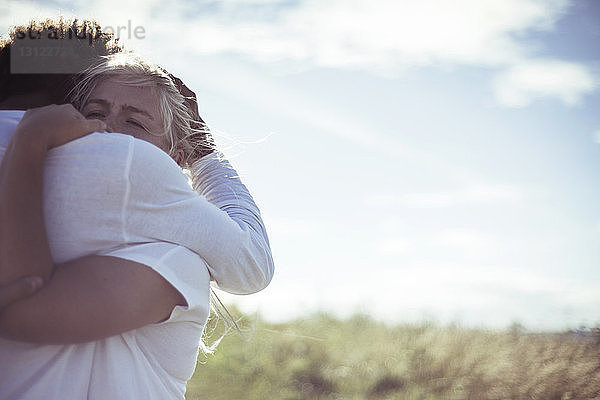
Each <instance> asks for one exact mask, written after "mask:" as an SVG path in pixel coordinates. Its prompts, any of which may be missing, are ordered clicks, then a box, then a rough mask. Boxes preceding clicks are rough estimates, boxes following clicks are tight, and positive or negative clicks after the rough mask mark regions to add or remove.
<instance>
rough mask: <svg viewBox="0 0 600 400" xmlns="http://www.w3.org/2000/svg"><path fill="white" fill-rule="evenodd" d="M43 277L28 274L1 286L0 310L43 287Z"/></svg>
mask: <svg viewBox="0 0 600 400" xmlns="http://www.w3.org/2000/svg"><path fill="white" fill-rule="evenodd" d="M43 283H44V282H43V281H42V278H40V277H39V276H26V277H24V278H21V279H17V280H16V281H14V282H11V283H9V284H8V285H3V286H0V310H2V309H3V308H4V307H6V306H8V305H9V304H11V303H14V302H15V301H17V300H20V299H23V298H25V297H27V296H31V295H32V294H33V293H35V292H36V291H37V290H39V289H40V288H41V287H42V284H43Z"/></svg>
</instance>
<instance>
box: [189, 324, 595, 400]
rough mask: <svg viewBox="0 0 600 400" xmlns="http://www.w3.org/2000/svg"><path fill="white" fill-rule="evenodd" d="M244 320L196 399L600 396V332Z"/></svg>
mask: <svg viewBox="0 0 600 400" xmlns="http://www.w3.org/2000/svg"><path fill="white" fill-rule="evenodd" d="M214 324H215V322H214V321H212V322H211V323H209V328H208V329H209V330H210V329H212V328H213V327H214V326H215V325H214ZM243 325H244V328H243V329H244V331H245V335H246V336H247V338H246V339H244V338H243V337H242V336H241V335H239V334H238V333H230V334H228V335H227V336H226V337H225V338H224V339H223V341H222V342H221V344H220V345H219V347H218V348H217V350H216V351H215V353H214V354H212V355H203V354H201V355H200V357H199V360H198V361H199V363H198V366H197V368H196V373H195V374H194V376H193V378H192V379H191V380H190V382H189V383H188V390H187V396H186V397H187V399H188V400H195V399H211V400H222V399H227V400H230V399H407V400H411V399H415V400H416V399H423V400H436V399H486V400H488V399H489V400H493V399H515V400H517V399H523V400H525V399H527V400H530V399H540V400H567V399H600V334H599V332H600V331H599V330H598V329H595V330H587V331H585V334H574V333H573V332H564V333H531V332H526V331H524V330H522V329H519V328H518V327H517V326H515V327H513V328H512V329H509V330H506V331H500V332H498V331H486V330H475V329H466V328H461V327H459V326H444V327H442V326H437V325H435V324H422V325H409V324H406V325H398V326H394V327H389V326H386V325H384V324H382V323H378V322H375V321H373V320H371V319H370V318H368V317H366V316H361V315H358V316H354V317H352V318H350V319H347V320H339V319H336V318H333V317H331V316H329V315H321V314H320V315H314V316H311V317H307V318H303V319H298V320H295V321H291V322H289V323H285V324H269V323H266V322H264V321H262V320H261V319H260V318H259V317H257V316H246V317H245V323H244V324H243ZM218 330H219V329H218V327H217V329H216V330H215V333H214V334H213V335H212V336H213V340H214V339H215V338H218V337H219V334H218ZM210 341H211V340H210V339H208V342H210Z"/></svg>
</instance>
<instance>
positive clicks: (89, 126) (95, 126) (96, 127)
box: [84, 119, 106, 133]
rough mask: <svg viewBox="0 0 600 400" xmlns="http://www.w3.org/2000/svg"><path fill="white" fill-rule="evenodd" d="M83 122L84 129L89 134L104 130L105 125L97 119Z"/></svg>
mask: <svg viewBox="0 0 600 400" xmlns="http://www.w3.org/2000/svg"><path fill="white" fill-rule="evenodd" d="M84 121H85V128H86V130H89V132H90V133H92V132H104V131H105V130H106V124H105V123H104V121H101V120H99V119H86V120H84Z"/></svg>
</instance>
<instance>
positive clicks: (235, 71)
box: [0, 0, 600, 329]
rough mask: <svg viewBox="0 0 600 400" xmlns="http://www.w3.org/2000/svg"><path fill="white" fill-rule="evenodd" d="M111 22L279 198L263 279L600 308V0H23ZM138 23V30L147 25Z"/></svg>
mask: <svg viewBox="0 0 600 400" xmlns="http://www.w3.org/2000/svg"><path fill="white" fill-rule="evenodd" d="M2 7H4V8H6V11H7V12H4V11H5V10H2V11H3V12H1V13H0V15H2V17H0V31H1V32H6V31H7V29H8V27H9V26H10V25H12V24H14V23H19V22H24V21H27V20H28V19H29V18H30V17H41V16H51V15H57V14H58V13H62V14H63V15H77V16H79V17H95V18H97V19H98V20H99V22H100V23H101V24H102V25H106V26H111V27H114V28H115V30H116V27H118V26H127V24H128V21H130V22H131V26H132V27H136V26H142V27H143V28H144V30H145V35H144V38H135V37H131V36H132V35H131V32H130V31H127V30H123V31H122V32H121V37H122V38H123V39H124V42H125V44H126V45H127V46H128V47H130V48H133V49H136V50H137V51H139V52H141V53H143V54H145V55H146V56H148V57H150V58H152V59H154V60H155V61H157V62H158V63H160V64H161V65H163V66H165V67H166V68H167V69H169V70H171V71H172V72H174V73H176V74H177V75H179V76H180V77H181V78H182V79H183V80H184V81H185V82H187V83H188V85H189V86H190V87H191V88H192V89H193V90H194V91H196V93H197V94H198V98H199V102H200V109H201V114H202V115H203V117H204V119H205V120H206V121H207V122H208V123H209V125H210V126H211V128H212V129H213V131H214V132H215V136H216V137H217V141H218V143H219V145H220V146H221V147H222V148H223V149H224V150H225V152H226V153H227V154H228V155H229V156H230V157H231V158H232V160H233V162H234V164H235V165H236V166H237V167H238V169H239V171H240V173H241V174H242V175H243V177H244V179H245V181H246V182H247V184H248V186H249V187H250V189H251V191H252V192H253V194H254V196H255V198H256V200H257V202H258V203H259V205H260V206H261V209H262V212H263V216H264V218H265V221H266V223H267V228H268V230H269V233H270V238H271V242H272V247H273V253H274V256H275V261H276V267H277V271H276V276H275V278H274V280H273V283H272V284H271V286H270V287H269V288H267V289H266V290H265V291H263V292H261V293H259V294H257V295H252V296H244V297H235V296H225V298H226V300H227V301H231V302H236V303H238V304H239V305H240V307H241V308H242V309H243V310H245V311H248V312H250V311H253V310H258V311H260V312H261V313H262V314H263V315H264V316H265V317H267V318H269V319H272V320H283V319H287V318H290V317H295V316H298V315H303V314H305V313H308V312H313V311H317V310H321V311H332V312H335V313H338V314H339V315H342V316H345V315H349V314H351V313H353V312H357V311H358V312H365V313H369V314H372V315H373V316H374V317H376V318H378V319H382V320H385V321H389V322H399V321H419V320H422V319H424V318H425V319H434V320H437V321H441V322H448V321H458V322H462V323H464V324H468V325H477V326H479V325H483V326H491V327H502V326H506V325H508V324H510V323H511V322H520V323H522V324H524V325H525V326H528V327H531V328H533V329H562V328H565V327H576V326H579V325H580V324H585V325H588V326H591V325H595V324H598V323H599V322H600V313H599V311H598V310H600V268H599V267H600V207H599V204H600V186H599V185H598V178H599V175H600V118H599V117H598V109H599V106H600V93H599V92H600V91H599V88H600V48H599V47H598V46H597V43H598V40H599V39H600V5H598V3H597V2H594V1H578V2H569V1H565V0H550V1H548V0H547V1H537V0H498V1H496V0H486V1H474V0H471V1H469V0H461V1H455V2H446V1H442V0H440V1H435V0H423V1H416V0H415V1H413V0H405V1H392V0H389V1H388V0H385V1H384V0H380V1H368V2H367V1H359V0H327V1H325V0H321V1H307V0H303V1H278V0H248V1H242V0H231V1H184V2H177V3H175V2H159V1H145V2H138V1H131V2H127V3H124V2H121V1H113V0H108V1H105V2H102V3H101V4H100V3H93V2H89V3H87V4H82V5H81V6H73V4H72V2H66V1H65V2H63V1H55V2H52V3H48V2H44V3H42V2H27V1H18V2H17V1H8V3H5V5H3V6H0V9H2ZM128 36H129V37H128Z"/></svg>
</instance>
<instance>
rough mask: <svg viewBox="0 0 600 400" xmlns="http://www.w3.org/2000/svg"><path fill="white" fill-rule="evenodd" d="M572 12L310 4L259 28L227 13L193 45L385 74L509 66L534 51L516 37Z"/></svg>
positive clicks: (414, 2)
mask: <svg viewBox="0 0 600 400" xmlns="http://www.w3.org/2000/svg"><path fill="white" fill-rule="evenodd" d="M220 4H224V3H220ZM236 4H238V3H236ZM273 4H275V5H277V3H273ZM566 7H567V2H566V1H563V0H553V1H539V0H496V1H485V2H483V1H477V0H460V1H454V2H447V1H439V0H406V1H402V2H399V1H395V0H378V1H370V2H365V1H362V0H332V1H327V2H323V1H316V0H309V1H304V2H301V3H300V4H299V5H298V6H293V7H279V8H277V12H276V17H275V18H273V17H271V18H269V19H262V20H261V19H260V18H257V19H254V20H252V21H249V20H245V19H244V20H243V19H239V15H240V9H239V7H238V8H236V7H221V8H219V10H220V11H219V12H218V13H217V15H210V16H206V17H200V18H201V23H197V24H196V25H195V28H196V29H197V37H199V38H201V40H195V41H194V43H193V45H194V47H195V49H196V50H198V51H201V52H203V53H215V52H228V51H232V52H237V53H241V54H245V55H248V56H249V57H252V58H254V59H257V60H260V61H281V60H292V61H297V62H305V63H308V64H312V65H317V66H325V67H342V68H364V69H369V70H383V71H389V70H395V69H402V68H404V67H407V66H413V65H416V66H420V65H430V64H435V63H449V64H462V65H503V64H506V63H511V62H514V61H515V60H518V59H521V58H522V57H523V56H524V55H525V54H526V53H528V52H529V49H528V48H527V46H526V45H524V44H523V43H521V42H519V40H518V39H517V38H516V37H515V35H518V34H521V33H523V32H527V31H532V30H533V31H536V30H548V29H551V28H552V27H553V24H554V22H555V21H556V20H557V19H558V18H559V17H560V16H561V15H562V13H563V12H564V11H565V9H566ZM269 15H270V14H269ZM195 22H198V21H195Z"/></svg>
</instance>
